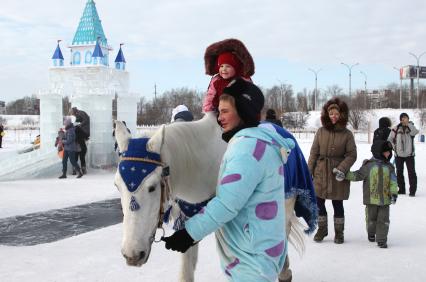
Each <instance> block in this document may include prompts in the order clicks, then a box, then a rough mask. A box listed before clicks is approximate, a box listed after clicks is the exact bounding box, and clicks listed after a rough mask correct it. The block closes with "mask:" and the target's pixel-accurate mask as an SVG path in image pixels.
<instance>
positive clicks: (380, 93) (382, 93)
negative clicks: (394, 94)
mask: <svg viewBox="0 0 426 282" xmlns="http://www.w3.org/2000/svg"><path fill="white" fill-rule="evenodd" d="M389 91H390V90H373V91H372V92H370V93H367V95H368V101H369V102H370V109H380V108H382V107H383V105H384V104H386V103H387V94H388V92H389Z"/></svg>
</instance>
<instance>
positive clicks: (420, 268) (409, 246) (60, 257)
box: [0, 140, 426, 282]
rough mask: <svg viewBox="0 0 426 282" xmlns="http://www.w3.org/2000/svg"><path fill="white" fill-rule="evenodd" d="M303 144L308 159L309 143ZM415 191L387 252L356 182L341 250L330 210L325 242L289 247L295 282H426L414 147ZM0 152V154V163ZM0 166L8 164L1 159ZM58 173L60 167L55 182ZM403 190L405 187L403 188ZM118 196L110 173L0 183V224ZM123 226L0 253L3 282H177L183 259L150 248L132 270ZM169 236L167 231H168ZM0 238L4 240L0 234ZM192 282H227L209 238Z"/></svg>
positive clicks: (400, 211)
mask: <svg viewBox="0 0 426 282" xmlns="http://www.w3.org/2000/svg"><path fill="white" fill-rule="evenodd" d="M300 145H301V147H302V149H303V151H304V153H305V156H306V157H308V155H309V149H310V146H311V141H310V140H301V142H300ZM357 145H358V155H359V156H358V160H357V162H356V164H355V165H354V166H353V169H356V168H358V167H359V166H360V164H361V162H362V160H363V159H365V158H369V157H370V145H369V144H367V143H365V142H361V143H358V144H357ZM416 146H417V147H416V148H417V150H416V151H417V157H416V161H417V164H416V168H417V174H418V183H419V185H418V192H417V195H416V197H415V198H410V197H408V196H400V197H399V198H398V201H397V204H396V205H394V206H391V224H390V232H389V237H388V244H389V248H388V249H379V248H378V247H377V246H376V244H375V243H370V242H368V241H367V235H366V232H365V221H364V206H363V205H362V183H361V182H357V183H353V185H352V186H351V187H352V189H351V197H350V198H349V200H348V201H345V213H346V226H345V243H344V244H343V245H336V244H334V243H333V236H334V232H333V225H332V222H331V221H332V220H331V217H332V214H333V212H332V207H331V203H329V202H327V208H328V211H329V217H330V219H329V220H330V222H329V229H330V230H329V236H328V237H326V239H325V240H324V242H322V243H320V244H318V243H315V242H313V240H312V236H311V237H307V238H306V252H305V254H304V255H303V257H299V256H298V255H297V253H296V252H295V250H294V249H293V248H290V259H291V268H292V270H293V281H295V282H297V281H410V282H411V281H425V280H426V271H425V270H424V264H425V262H426V259H425V253H426V243H425V241H424V234H426V217H425V216H424V213H425V206H426V192H425V186H424V183H425V182H426V174H425V167H426V164H425V163H423V160H424V159H426V145H425V143H417V144H416ZM1 156H2V153H0V159H1ZM2 161H5V160H4V159H2ZM60 170H61V168H60V167H58V175H59V174H60ZM407 183H408V182H407ZM114 197H119V194H118V192H117V190H116V188H115V187H114V185H113V172H112V171H93V170H92V171H89V174H88V175H86V176H84V177H83V178H82V179H75V178H74V177H71V176H70V177H69V178H67V179H64V180H59V179H57V178H49V179H36V180H34V179H28V180H20V181H13V182H0V218H4V217H9V216H13V215H22V214H26V213H29V212H36V211H44V210H49V209H55V208H62V207H68V206H73V205H77V204H83V203H88V202H93V201H98V200H102V199H110V198H114ZM121 228H122V225H121V224H118V225H114V226H110V227H107V228H103V229H99V230H95V231H92V232H88V233H85V234H82V235H79V236H75V237H71V238H68V239H65V240H61V241H57V242H54V243H49V244H42V245H36V246H29V247H24V246H23V247H9V246H0V281H167V282H169V281H178V275H177V274H178V271H179V265H180V254H179V253H175V252H170V251H167V250H166V249H165V248H164V244H163V243H158V244H157V243H154V245H153V250H152V252H151V256H150V258H149V261H148V263H147V264H146V265H144V266H143V267H141V268H135V267H129V266H127V265H126V264H125V261H124V259H123V258H122V257H121V254H120V243H121V236H122V230H121ZM167 232H168V234H170V233H171V232H172V231H171V230H170V229H169V230H167ZM0 236H1V234H0ZM196 281H206V282H207V281H215V282H220V281H226V279H225V276H224V275H223V274H222V273H221V271H220V268H219V259H218V256H217V254H216V251H215V242H214V237H213V236H212V235H210V236H208V237H207V238H205V239H204V240H203V241H202V242H201V243H200V256H199V264H198V266H197V271H196Z"/></svg>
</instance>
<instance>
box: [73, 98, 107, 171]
mask: <svg viewBox="0 0 426 282" xmlns="http://www.w3.org/2000/svg"><path fill="white" fill-rule="evenodd" d="M72 106H73V107H77V108H78V109H81V110H83V111H85V112H86V113H87V114H88V115H89V116H90V139H89V141H88V143H87V145H88V146H87V147H88V148H87V155H86V161H88V163H89V165H90V167H95V168H105V167H109V166H111V165H112V164H113V163H114V160H115V158H114V156H113V154H115V153H114V139H113V137H112V96H110V95H93V94H92V95H90V96H77V97H74V98H73V99H72Z"/></svg>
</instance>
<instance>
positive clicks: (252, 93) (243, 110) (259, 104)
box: [223, 78, 265, 127]
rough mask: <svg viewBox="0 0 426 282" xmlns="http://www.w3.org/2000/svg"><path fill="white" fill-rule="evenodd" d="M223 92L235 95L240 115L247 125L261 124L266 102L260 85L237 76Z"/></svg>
mask: <svg viewBox="0 0 426 282" xmlns="http://www.w3.org/2000/svg"><path fill="white" fill-rule="evenodd" d="M223 93H224V94H228V95H231V96H232V97H234V99H235V107H236V108H237V112H238V115H239V116H240V118H241V119H242V120H243V121H244V124H245V125H247V126H248V127H255V126H257V125H258V124H259V121H260V112H261V111H262V108H263V105H264V103H265V98H264V97H263V93H262V91H261V90H260V89H259V87H257V86H256V85H254V84H253V83H251V82H248V81H246V80H244V79H242V78H236V79H234V80H233V81H231V82H230V83H229V84H228V86H227V87H226V88H225V89H224V90H223Z"/></svg>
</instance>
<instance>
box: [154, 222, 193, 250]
mask: <svg viewBox="0 0 426 282" xmlns="http://www.w3.org/2000/svg"><path fill="white" fill-rule="evenodd" d="M161 240H163V241H164V242H166V249H168V250H170V249H172V250H173V251H178V252H181V253H185V252H186V251H187V250H188V249H189V248H190V247H192V246H194V245H195V242H194V239H192V237H191V236H190V235H189V234H188V232H186V229H185V228H184V229H182V230H178V231H176V232H175V233H173V235H172V236H170V237H161Z"/></svg>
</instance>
